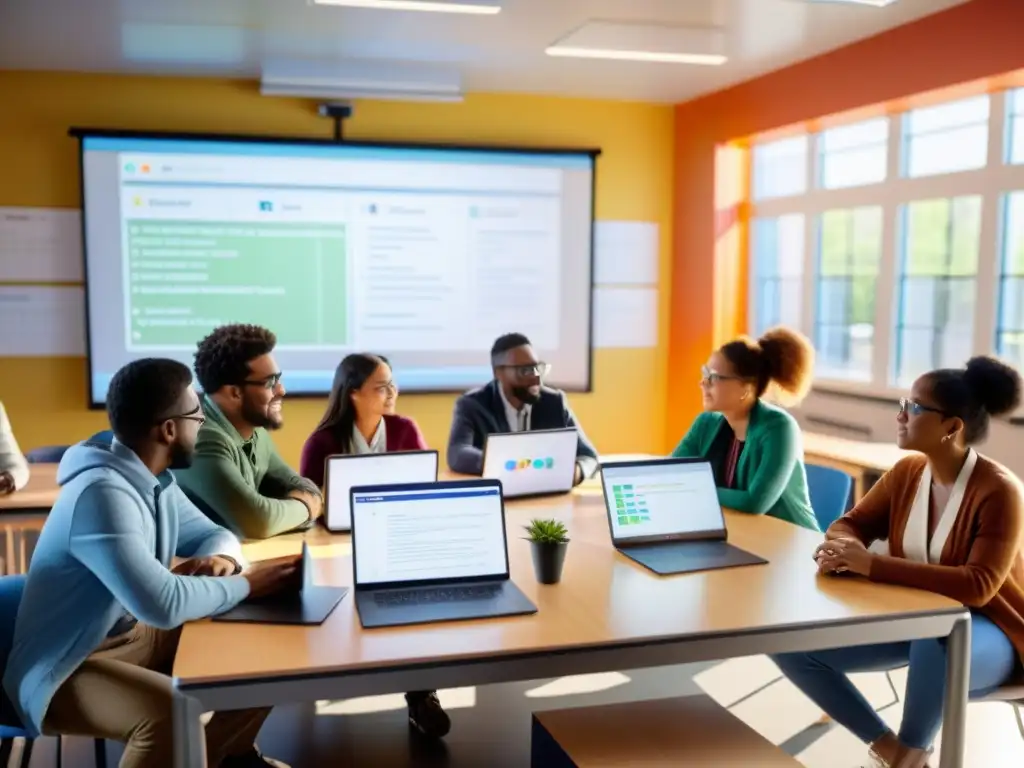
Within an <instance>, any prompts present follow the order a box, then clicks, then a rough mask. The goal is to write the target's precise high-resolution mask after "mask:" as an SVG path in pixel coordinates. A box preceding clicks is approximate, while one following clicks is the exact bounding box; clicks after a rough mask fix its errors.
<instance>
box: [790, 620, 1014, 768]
mask: <svg viewBox="0 0 1024 768" xmlns="http://www.w3.org/2000/svg"><path fill="white" fill-rule="evenodd" d="M772 660H773V661H774V662H775V663H776V664H777V665H778V666H779V669H781V670H782V673H783V674H784V675H785V676H786V677H788V678H789V679H790V681H792V683H793V684H794V685H795V686H796V687H797V688H799V689H800V690H801V691H803V693H804V695H806V696H807V698H809V699H810V700H811V701H813V702H814V703H815V704H817V705H818V706H819V707H821V708H822V709H823V710H824V711H825V712H826V713H827V714H828V715H829V716H830V717H831V718H832V719H833V720H835V721H836V722H837V723H839V724H840V725H843V726H845V727H846V728H847V729H848V730H849V731H850V732H851V733H853V735H855V736H856V737H858V738H859V739H861V741H863V742H864V743H866V744H872V743H874V742H875V741H877V740H878V739H880V738H881V737H882V736H884V735H885V734H886V733H888V731H889V727H888V726H887V725H886V724H885V723H884V722H883V721H882V718H880V717H879V716H878V714H877V713H876V712H875V711H874V709H873V708H872V707H871V705H870V704H868V702H867V700H866V699H865V698H864V697H863V696H862V695H861V693H860V691H858V690H857V688H856V687H854V685H853V684H852V683H851V682H850V680H849V678H848V677H847V676H846V673H847V672H881V671H885V670H890V669H896V668H898V667H902V666H906V665H907V664H909V666H910V669H909V674H908V677H907V691H906V695H905V697H904V708H903V722H902V724H901V725H900V732H899V739H900V742H902V743H903V744H904V745H905V746H907V747H911V748H914V749H928V748H929V747H930V746H931V744H932V742H933V741H934V740H935V734H936V733H938V730H939V726H940V725H941V724H942V705H943V698H944V695H945V691H946V639H945V638H930V639H928V640H913V641H910V642H903V643H883V644H881V645H863V646H856V647H852V648H836V649H834V650H828V651H816V652H814V653H782V654H778V655H776V656H773V657H772ZM1016 664H1017V652H1016V650H1015V649H1014V647H1013V645H1012V644H1011V643H1010V641H1009V639H1008V638H1007V637H1006V635H1004V634H1003V632H1002V630H1000V629H999V628H998V627H997V626H996V625H995V624H993V623H992V622H991V621H989V620H988V619H986V618H985V617H984V616H981V615H979V614H977V613H972V615H971V674H970V684H969V688H968V691H969V695H970V696H971V697H973V698H979V697H983V696H985V695H987V694H989V693H991V692H992V691H994V690H995V689H996V688H999V687H1000V686H1001V685H1003V684H1004V683H1005V682H1006V681H1007V680H1009V678H1010V677H1011V675H1012V674H1013V673H1014V670H1015V668H1016Z"/></svg>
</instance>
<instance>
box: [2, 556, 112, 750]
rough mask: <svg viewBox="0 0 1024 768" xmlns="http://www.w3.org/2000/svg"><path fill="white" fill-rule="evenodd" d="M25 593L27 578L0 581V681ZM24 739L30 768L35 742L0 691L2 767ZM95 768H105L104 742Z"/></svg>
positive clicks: (59, 742) (60, 742)
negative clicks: (19, 741) (23, 593)
mask: <svg viewBox="0 0 1024 768" xmlns="http://www.w3.org/2000/svg"><path fill="white" fill-rule="evenodd" d="M24 590H25V576H24V575H20V574H19V575H17V576H3V577H0V678H2V677H3V673H4V670H5V669H6V668H7V657H8V656H9V655H10V653H11V644H12V643H13V642H14V620H15V618H16V617H17V615H18V606H19V605H20V604H21V593H22V592H24ZM15 739H24V740H25V748H24V749H23V750H22V752H21V761H20V765H21V768H29V764H30V763H31V761H32V749H33V747H34V746H35V739H32V738H29V736H28V734H27V733H26V732H25V730H24V729H23V728H22V727H21V723H20V721H19V720H18V715H17V713H16V712H15V711H14V707H13V706H12V705H11V702H10V699H8V697H7V693H6V692H5V691H4V690H3V688H2V687H0V766H4V768H6V766H7V765H8V761H9V760H10V757H11V752H12V751H13V749H14V740H15ZM63 746H64V745H63V740H62V739H61V738H60V737H59V736H58V737H57V768H61V760H62V758H63V751H64V750H63ZM95 756H96V768H106V765H107V752H106V744H105V743H104V742H103V739H96V740H95Z"/></svg>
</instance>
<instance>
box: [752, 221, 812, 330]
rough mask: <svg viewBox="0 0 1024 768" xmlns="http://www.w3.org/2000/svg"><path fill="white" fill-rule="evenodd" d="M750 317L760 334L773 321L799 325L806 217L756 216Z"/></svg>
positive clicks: (793, 325) (801, 304)
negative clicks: (764, 217)
mask: <svg viewBox="0 0 1024 768" xmlns="http://www.w3.org/2000/svg"><path fill="white" fill-rule="evenodd" d="M753 249H754V259H753V264H754V268H753V269H752V270H751V275H752V277H753V280H752V285H751V292H750V294H751V303H752V305H753V306H752V311H751V317H752V318H753V319H754V329H755V332H756V333H757V334H761V333H763V332H764V331H766V330H767V329H768V328H771V327H772V326H774V325H780V324H781V325H789V326H792V327H795V328H799V327H800V314H801V313H800V308H801V307H802V306H803V279H802V278H801V275H802V274H803V271H804V217H803V216H801V215H799V214H789V215H786V216H780V217H778V218H774V219H757V220H755V221H754V225H753Z"/></svg>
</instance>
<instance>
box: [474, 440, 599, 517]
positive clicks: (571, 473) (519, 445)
mask: <svg viewBox="0 0 1024 768" xmlns="http://www.w3.org/2000/svg"><path fill="white" fill-rule="evenodd" d="M578 443H579V435H578V433H577V431H576V429H575V428H574V427H570V428H568V429H538V430H533V431H527V432H501V433H498V434H493V435H488V436H487V442H486V443H484V470H483V476H484V477H488V478H492V479H495V480H501V485H502V489H503V490H504V493H505V498H508V499H513V498H521V497H523V496H543V495H548V494H555V493H568V492H569V491H571V490H572V484H573V480H574V479H575V475H576V447H577V445H578Z"/></svg>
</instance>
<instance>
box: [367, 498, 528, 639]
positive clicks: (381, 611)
mask: <svg viewBox="0 0 1024 768" xmlns="http://www.w3.org/2000/svg"><path fill="white" fill-rule="evenodd" d="M352 570H353V577H354V580H355V585H356V609H357V610H358V611H359V621H360V622H361V623H362V625H363V626H364V627H394V626H399V625H402V624H421V623H427V622H440V621H456V620H459V619H483V618H491V617H495V616H518V615H523V614H531V613H536V612H537V606H535V605H534V604H533V603H532V602H530V600H529V599H528V598H527V597H526V595H524V594H523V593H522V592H521V591H520V590H519V588H518V587H517V586H516V585H515V584H513V583H512V581H511V579H510V578H509V572H508V541H507V539H506V537H505V505H504V503H503V501H502V494H501V483H500V482H499V481H497V480H459V481H454V482H442V483H418V484H414V485H378V486H366V487H364V486H359V487H356V488H353V489H352Z"/></svg>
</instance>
